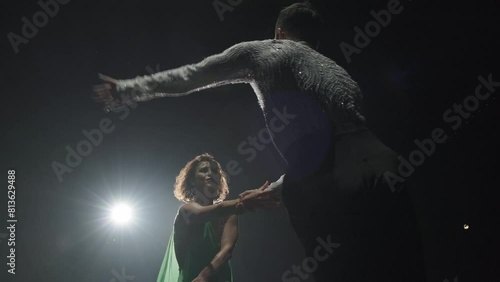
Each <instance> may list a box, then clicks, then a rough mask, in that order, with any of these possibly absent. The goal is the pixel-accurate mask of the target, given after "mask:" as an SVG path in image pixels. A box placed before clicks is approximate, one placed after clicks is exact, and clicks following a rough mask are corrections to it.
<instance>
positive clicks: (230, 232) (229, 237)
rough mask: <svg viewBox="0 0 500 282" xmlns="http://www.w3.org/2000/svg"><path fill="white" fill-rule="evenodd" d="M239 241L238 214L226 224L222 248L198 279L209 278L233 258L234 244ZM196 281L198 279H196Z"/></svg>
mask: <svg viewBox="0 0 500 282" xmlns="http://www.w3.org/2000/svg"><path fill="white" fill-rule="evenodd" d="M237 241H238V216H236V215H232V216H230V217H229V219H228V220H227V222H226V224H225V225H224V231H223V232H222V238H221V249H220V251H219V252H218V253H217V254H216V255H215V257H214V258H213V259H212V261H211V262H210V264H209V265H208V266H206V267H205V268H203V270H202V271H201V272H200V274H199V275H198V277H197V279H199V280H200V281H205V280H208V278H209V277H211V276H212V275H214V274H215V273H217V271H218V270H219V269H220V267H221V266H222V265H223V264H224V263H225V262H226V261H227V260H229V259H230V258H231V254H232V252H233V249H234V246H235V245H236V242H237ZM195 281H196V279H195Z"/></svg>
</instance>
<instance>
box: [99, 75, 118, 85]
mask: <svg viewBox="0 0 500 282" xmlns="http://www.w3.org/2000/svg"><path fill="white" fill-rule="evenodd" d="M99 78H100V79H101V80H103V81H107V82H110V83H113V84H118V79H115V78H112V77H110V76H107V75H104V74H102V73H100V74H99Z"/></svg>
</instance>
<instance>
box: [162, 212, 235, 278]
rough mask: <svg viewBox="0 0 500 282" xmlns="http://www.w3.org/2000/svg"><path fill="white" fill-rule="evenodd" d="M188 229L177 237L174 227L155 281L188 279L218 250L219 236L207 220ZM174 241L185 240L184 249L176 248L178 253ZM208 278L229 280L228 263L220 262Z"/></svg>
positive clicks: (209, 260)
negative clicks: (182, 236)
mask: <svg viewBox="0 0 500 282" xmlns="http://www.w3.org/2000/svg"><path fill="white" fill-rule="evenodd" d="M189 231H191V232H190V234H189V236H187V237H188V238H177V237H176V236H175V235H176V234H175V228H174V231H173V232H172V235H171V236H170V240H169V241H168V246H167V251H166V253H165V257H164V259H163V263H162V265H161V268H160V273H159V274H158V279H157V280H156V282H192V281H193V279H195V278H196V277H197V276H198V274H199V273H200V271H201V270H202V269H203V268H205V267H206V266H207V265H209V264H210V262H211V261H212V259H213V258H214V257H215V255H216V254H217V253H218V252H219V250H220V238H218V236H217V234H216V233H215V230H214V228H213V225H212V224H211V223H210V222H205V223H201V224H197V225H196V226H191V228H190V230H189ZM176 240H188V242H189V244H186V245H187V248H186V249H185V250H180V249H179V248H178V251H179V254H178V255H176V248H175V241H176ZM178 260H179V261H180V262H181V263H179V262H178ZM208 281H209V282H233V275H232V271H231V264H230V262H229V261H227V262H226V263H224V264H223V265H222V266H221V267H220V269H219V271H218V272H217V273H216V274H215V275H214V276H212V277H210V279H209V280H208Z"/></svg>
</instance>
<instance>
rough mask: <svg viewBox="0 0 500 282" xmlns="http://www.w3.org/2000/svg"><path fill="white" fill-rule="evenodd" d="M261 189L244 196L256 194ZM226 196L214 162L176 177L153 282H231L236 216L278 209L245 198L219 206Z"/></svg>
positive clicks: (193, 164)
mask: <svg viewBox="0 0 500 282" xmlns="http://www.w3.org/2000/svg"><path fill="white" fill-rule="evenodd" d="M266 187H267V182H266V183H265V184H264V185H263V186H262V187H261V188H259V189H257V190H252V191H247V192H246V193H247V194H252V193H256V195H257V193H258V191H259V190H260V191H261V190H263V189H265V188H266ZM228 192H229V187H228V184H227V178H226V176H225V174H224V172H223V170H222V167H221V165H220V164H219V162H217V161H216V160H215V158H214V157H213V156H212V155H210V154H202V155H199V156H197V157H195V158H194V159H193V160H191V161H189V162H188V163H187V164H186V166H185V167H184V168H183V169H182V170H181V171H180V173H179V175H178V176H177V178H176V182H175V185H174V194H175V197H176V198H177V199H179V200H180V201H182V202H184V203H185V204H184V205H182V206H181V207H180V208H179V211H178V213H177V216H176V218H175V222H174V231H173V232H172V236H171V237H170V240H169V243H168V247H167V251H166V254H165V258H164V259H163V263H162V266H161V269H160V273H159V275H158V279H157V282H176V281H177V282H232V281H233V278H232V271H231V265H230V262H229V259H230V258H231V253H232V250H233V248H234V246H235V245H236V241H237V240H238V214H241V213H244V212H245V211H247V210H249V209H253V208H268V207H273V206H277V205H278V204H279V203H278V202H277V201H275V200H272V199H261V198H259V197H249V198H248V199H245V201H242V200H228V201H223V200H224V198H225V197H226V195H227V194H228Z"/></svg>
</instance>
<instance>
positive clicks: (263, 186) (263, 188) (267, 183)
mask: <svg viewBox="0 0 500 282" xmlns="http://www.w3.org/2000/svg"><path fill="white" fill-rule="evenodd" d="M267 186H269V181H266V183H264V185H262V187H260V188H259V190H260V191H264V190H266V188H267Z"/></svg>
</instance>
